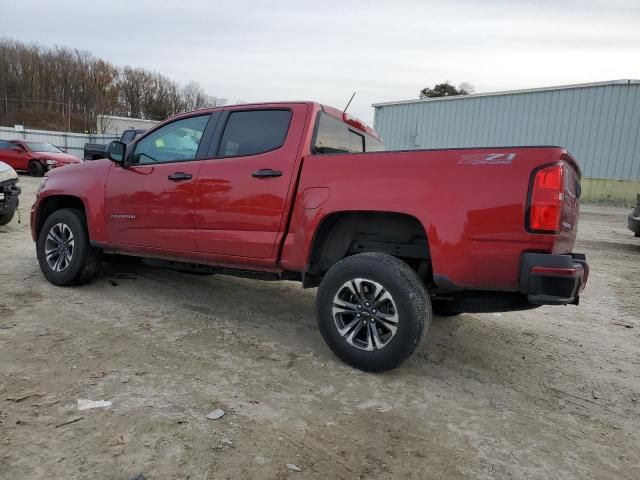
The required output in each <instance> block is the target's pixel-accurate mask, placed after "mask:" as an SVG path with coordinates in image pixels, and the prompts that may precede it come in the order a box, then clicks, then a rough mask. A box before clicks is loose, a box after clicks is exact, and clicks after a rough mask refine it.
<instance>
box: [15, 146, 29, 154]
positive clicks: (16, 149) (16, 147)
mask: <svg viewBox="0 0 640 480" xmlns="http://www.w3.org/2000/svg"><path fill="white" fill-rule="evenodd" d="M11 150H13V151H14V152H18V153H22V152H26V150H25V149H24V148H22V147H18V146H15V147H12V148H11Z"/></svg>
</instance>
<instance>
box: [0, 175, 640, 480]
mask: <svg viewBox="0 0 640 480" xmlns="http://www.w3.org/2000/svg"><path fill="white" fill-rule="evenodd" d="M20 183H21V185H22V187H23V190H24V192H23V195H22V198H21V204H22V206H21V212H22V223H21V224H18V223H17V219H15V220H14V221H13V222H11V223H10V224H9V225H7V226H5V227H0V258H1V260H0V261H1V263H0V265H1V268H0V283H1V287H0V478H2V479H22V478H29V479H40V478H41V479H50V478H83V479H84V478H91V479H98V478H100V479H102V478H109V479H112V478H113V479H125V480H127V479H130V478H133V477H134V476H135V475H138V474H140V473H142V474H144V476H145V478H146V479H148V480H152V479H174V478H175V479H178V478H179V479H184V478H190V479H198V480H202V479H208V480H213V479H224V478H230V479H253V478H255V479H265V478H344V479H355V478H385V479H386V478H406V479H418V478H420V479H422V478H443V479H451V478H473V479H480V478H513V479H524V478H527V479H543V478H544V479H588V478H594V479H605V478H606V479H612V478H624V479H634V480H635V479H638V478H640V447H639V446H640V428H639V427H640V421H639V420H640V313H639V312H640V239H636V238H633V234H632V233H631V232H630V231H628V230H627V229H626V214H627V213H628V210H627V209H620V208H610V207H584V208H583V214H582V218H581V224H580V234H579V241H578V246H577V251H583V252H585V253H586V254H587V257H588V259H589V261H590V264H591V268H592V273H591V278H590V282H589V285H588V287H587V290H586V292H585V294H584V298H583V299H582V303H581V305H580V306H579V307H574V306H569V307H543V308H540V309H537V310H531V311H527V312H516V313H508V314H482V315H469V314H467V315H462V316H460V317H457V318H454V319H444V318H436V319H435V321H434V322H433V324H432V325H431V328H430V330H429V332H428V333H427V337H426V339H425V341H424V342H423V343H422V345H421V346H420V347H419V349H418V351H417V352H416V354H415V355H414V356H413V357H412V358H411V359H410V360H409V361H408V362H407V363H406V364H404V365H403V366H402V367H400V368H398V369H396V370H394V371H392V372H387V373H384V374H378V375H373V374H365V373H361V372H359V371H356V370H353V369H351V368H349V367H347V366H345V365H344V364H342V363H341V362H339V361H338V360H337V359H336V358H335V357H334V356H333V355H332V354H331V352H330V351H329V349H328V348H327V347H326V346H325V345H324V343H323V341H322V338H321V337H320V334H319V332H318V330H317V328H316V325H315V319H314V294H315V292H314V291H313V290H311V291H306V290H302V288H300V287H299V286H298V285H297V284H296V283H292V282H273V283H270V282H260V281H252V280H244V279H237V278H232V277H224V276H210V277H201V276H191V275H187V274H181V273H177V272H170V271H163V270H159V269H154V268H151V267H146V266H144V265H134V266H131V265H107V264H105V265H104V267H103V270H102V273H101V274H100V275H99V276H98V277H97V278H96V279H95V280H94V281H93V282H92V283H91V284H90V285H87V286H83V287H78V288H60V287H55V286H53V285H50V284H49V283H47V282H46V281H45V280H44V278H43V277H42V275H41V273H40V270H39V269H38V266H37V262H36V259H35V248H34V245H33V243H32V241H31V238H30V234H29V227H28V223H29V219H28V212H29V208H30V206H31V203H32V201H33V197H34V195H35V188H36V186H37V183H38V181H37V179H32V178H28V177H24V176H23V177H21V182H20ZM78 399H91V400H110V401H111V402H113V405H112V406H111V407H108V408H97V409H92V410H84V411H78V408H77V400H78ZM216 408H221V409H223V410H224V411H225V412H226V414H225V415H224V417H222V418H220V419H217V420H208V419H207V418H206V415H207V414H208V413H209V412H211V411H212V410H215V409H216ZM74 420H75V422H73V423H69V424H66V425H61V424H63V423H65V422H72V421H74ZM287 464H295V465H296V466H297V467H299V468H300V469H301V472H296V471H293V470H289V469H288V468H287Z"/></svg>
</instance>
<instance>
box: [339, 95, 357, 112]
mask: <svg viewBox="0 0 640 480" xmlns="http://www.w3.org/2000/svg"><path fill="white" fill-rule="evenodd" d="M355 96H356V92H353V95H351V98H350V99H349V102H348V103H347V106H346V107H344V110H343V111H342V113H344V112H346V111H347V108H349V105H351V100H353V97H355Z"/></svg>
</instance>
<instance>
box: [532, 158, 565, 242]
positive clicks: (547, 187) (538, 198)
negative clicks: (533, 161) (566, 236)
mask: <svg viewBox="0 0 640 480" xmlns="http://www.w3.org/2000/svg"><path fill="white" fill-rule="evenodd" d="M563 174H564V170H563V168H562V164H558V165H552V166H550V167H545V168H542V169H540V170H538V171H537V172H536V173H535V176H534V177H533V184H532V188H531V206H530V208H529V229H530V230H532V231H533V232H536V233H558V232H559V231H560V222H561V220H562V202H563V189H564V183H563Z"/></svg>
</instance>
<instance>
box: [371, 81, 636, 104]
mask: <svg viewBox="0 0 640 480" xmlns="http://www.w3.org/2000/svg"><path fill="white" fill-rule="evenodd" d="M605 85H640V80H637V79H621V80H606V81H602V82H591V83H575V84H571V85H558V86H554V87H539V88H524V89H520V90H503V91H499V92H485V93H471V94H469V95H456V96H452V97H434V98H416V99H411V100H398V101H393V102H380V103H373V104H371V106H372V107H374V108H376V107H387V106H392V105H406V104H408V103H425V102H442V101H447V100H463V99H465V98H478V97H495V96H500V95H517V94H521V93H535V92H549V91H553V90H570V89H574V88H589V87H602V86H605Z"/></svg>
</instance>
